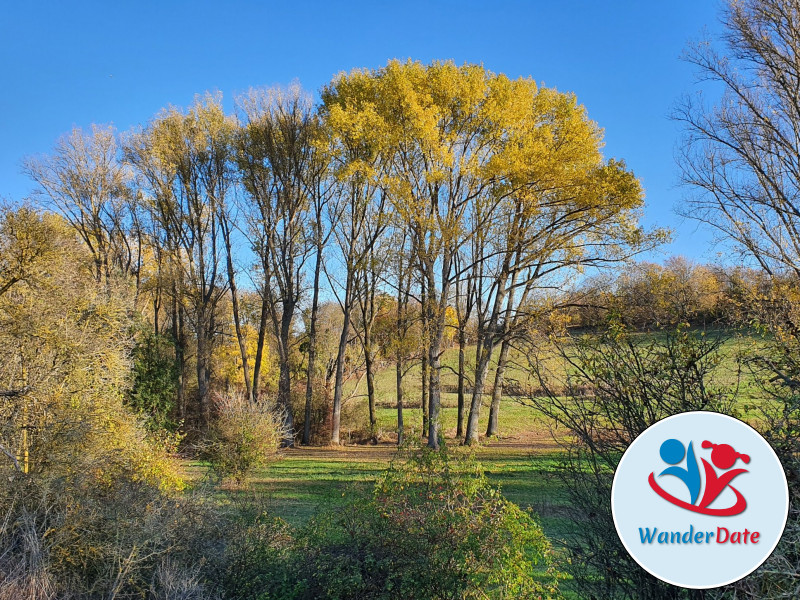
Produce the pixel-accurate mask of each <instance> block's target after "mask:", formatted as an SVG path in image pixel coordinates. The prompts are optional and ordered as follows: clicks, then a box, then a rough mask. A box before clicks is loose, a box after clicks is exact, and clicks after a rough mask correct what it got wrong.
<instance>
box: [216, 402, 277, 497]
mask: <svg viewBox="0 0 800 600" xmlns="http://www.w3.org/2000/svg"><path fill="white" fill-rule="evenodd" d="M215 408H216V413H217V414H216V419H215V421H214V423H213V425H212V426H211V430H210V432H209V440H208V442H207V443H206V446H205V452H204V454H205V455H206V458H207V459H208V461H209V462H210V463H211V467H212V468H213V469H214V471H215V472H216V473H217V474H218V475H220V476H221V477H231V478H233V479H234V480H235V481H236V482H237V483H242V482H243V481H245V480H246V479H247V477H248V476H249V475H250V474H251V473H252V472H253V470H254V469H257V468H259V467H263V466H265V465H267V464H268V463H269V462H271V461H273V460H276V459H277V457H278V446H279V444H280V442H281V440H282V439H283V438H284V433H283V425H282V423H283V418H282V417H281V415H280V414H279V411H278V409H277V408H276V407H275V406H274V405H273V404H271V403H267V402H266V401H264V400H262V401H261V402H253V401H251V400H249V399H247V398H246V397H245V396H243V395H241V394H229V395H222V396H219V397H217V398H216V399H215Z"/></svg>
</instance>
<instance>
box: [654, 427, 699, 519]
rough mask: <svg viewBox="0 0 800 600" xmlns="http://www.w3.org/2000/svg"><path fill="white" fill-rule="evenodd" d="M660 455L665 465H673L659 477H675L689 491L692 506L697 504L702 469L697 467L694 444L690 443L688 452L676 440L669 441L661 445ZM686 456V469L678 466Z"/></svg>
mask: <svg viewBox="0 0 800 600" xmlns="http://www.w3.org/2000/svg"><path fill="white" fill-rule="evenodd" d="M659 453H660V454H661V458H662V460H663V461H664V462H665V463H667V464H668V465H673V466H671V467H667V468H666V469H664V470H663V471H661V473H660V474H659V477H661V476H662V475H674V476H675V477H677V478H678V479H680V480H681V481H683V483H685V484H686V487H687V488H688V489H689V496H690V497H691V504H694V503H695V502H697V497H698V496H699V495H700V467H698V465H697V458H695V455H694V448H693V447H692V443H691V442H689V449H688V450H686V449H685V448H684V447H683V443H682V442H680V441H678V440H676V439H669V440H666V441H665V442H664V443H663V444H661V449H660V450H659ZM684 454H685V456H686V468H683V467H678V466H676V465H677V464H678V463H680V462H681V461H682V460H683V457H684Z"/></svg>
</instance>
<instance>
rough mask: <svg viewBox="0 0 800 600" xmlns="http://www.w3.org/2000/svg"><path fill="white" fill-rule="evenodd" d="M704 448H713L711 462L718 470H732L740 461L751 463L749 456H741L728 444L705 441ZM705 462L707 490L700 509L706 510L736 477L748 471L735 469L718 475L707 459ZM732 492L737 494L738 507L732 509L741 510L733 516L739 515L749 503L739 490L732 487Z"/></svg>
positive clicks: (703, 459)
mask: <svg viewBox="0 0 800 600" xmlns="http://www.w3.org/2000/svg"><path fill="white" fill-rule="evenodd" d="M702 447H703V448H706V449H707V448H713V450H712V451H711V462H712V463H714V466H715V467H717V468H718V469H730V468H731V467H732V466H733V465H734V464H735V463H736V461H737V460H738V459H742V462H744V463H745V464H747V463H749V462H750V457H749V456H748V455H747V454H741V453H739V452H736V450H734V449H733V447H732V446H729V445H728V444H712V443H711V442H709V441H708V440H705V441H704V442H703V444H702ZM700 460H702V461H703V468H704V469H705V473H706V489H705V492H704V493H703V498H702V500H701V501H700V507H701V508H705V507H707V506H708V505H709V504H711V503H712V502H713V501H714V500H716V499H717V496H719V495H720V494H721V493H722V490H724V489H725V488H726V487H728V486H729V485H730V483H731V481H732V480H733V478H734V477H737V476H739V475H741V474H742V473H747V472H748V471H747V469H733V470H732V471H728V472H726V473H723V474H722V475H719V476H718V475H717V472H716V471H715V470H714V467H712V466H711V465H710V464H708V461H707V460H706V459H705V458H702V459H700ZM731 490H733V492H734V493H735V494H736V500H737V501H736V505H735V506H734V507H732V509H737V508H739V507H740V504H741V508H740V510H737V512H734V513H731V514H738V513H740V512H742V511H743V510H744V509H745V507H746V506H747V503H746V502H745V499H744V497H743V496H742V495H741V493H740V492H739V490H737V489H736V488H735V487H733V486H731Z"/></svg>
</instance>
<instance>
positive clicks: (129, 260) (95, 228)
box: [24, 125, 139, 282]
mask: <svg viewBox="0 0 800 600" xmlns="http://www.w3.org/2000/svg"><path fill="white" fill-rule="evenodd" d="M24 170H25V172H26V173H27V174H28V175H29V176H30V177H31V178H32V179H33V180H34V181H36V183H37V184H39V186H40V190H39V195H40V196H43V197H45V198H46V199H47V202H46V204H47V205H48V206H51V207H53V208H54V209H55V210H56V211H57V212H58V213H60V214H61V215H62V216H64V218H65V219H67V221H68V222H69V224H70V225H72V227H73V228H74V229H75V231H77V232H78V235H79V236H80V237H81V239H82V240H83V242H84V244H86V247H87V248H88V249H89V251H90V252H91V254H92V258H93V260H94V267H95V277H96V278H97V281H98V282H100V281H108V278H109V277H110V276H111V273H112V271H117V272H121V273H123V274H125V275H130V274H135V273H134V272H135V271H136V267H137V264H138V260H139V255H138V253H137V249H136V248H135V247H133V246H132V239H131V236H130V227H131V219H130V214H129V211H128V208H129V204H128V201H127V196H128V186H127V183H128V179H129V177H128V173H127V171H126V169H125V167H124V166H123V165H122V164H121V162H120V161H119V156H118V153H117V142H116V137H115V132H114V129H113V128H112V127H102V126H99V125H92V128H91V132H88V133H87V132H85V131H83V130H82V129H79V128H75V129H73V130H72V132H71V133H70V134H68V135H65V136H63V137H61V138H60V139H59V140H58V141H57V142H56V145H55V148H54V149H53V154H52V155H50V156H42V157H35V158H28V159H27V160H26V161H25V163H24Z"/></svg>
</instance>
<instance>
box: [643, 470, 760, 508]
mask: <svg viewBox="0 0 800 600" xmlns="http://www.w3.org/2000/svg"><path fill="white" fill-rule="evenodd" d="M647 481H648V482H649V483H650V487H651V488H653V491H654V492H655V493H656V494H658V495H659V496H661V497H662V498H664V500H666V501H667V502H669V503H671V504H674V505H675V506H680V507H681V508H685V509H686V510H690V511H692V512H696V513H700V514H702V515H713V516H717V517H732V516H733V515H738V514H739V513H741V512H744V509H745V508H747V500H745V499H744V496H742V494H741V493H740V492H739V490H737V489H736V488H735V487H733V486H732V485H731V486H728V487H730V488H731V489H732V490H733V491H734V493H735V494H736V504H734V505H733V506H731V507H729V508H704V507H701V506H695V505H694V504H689V503H688V502H684V501H683V500H680V499H679V498H676V497H675V496H673V495H672V494H669V493H668V492H666V491H664V490H663V489H662V488H661V486H659V485H658V484H657V483H656V478H655V476H654V474H653V473H650V477H648V478H647Z"/></svg>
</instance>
